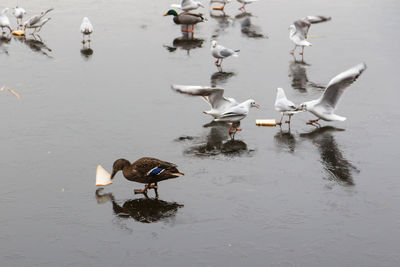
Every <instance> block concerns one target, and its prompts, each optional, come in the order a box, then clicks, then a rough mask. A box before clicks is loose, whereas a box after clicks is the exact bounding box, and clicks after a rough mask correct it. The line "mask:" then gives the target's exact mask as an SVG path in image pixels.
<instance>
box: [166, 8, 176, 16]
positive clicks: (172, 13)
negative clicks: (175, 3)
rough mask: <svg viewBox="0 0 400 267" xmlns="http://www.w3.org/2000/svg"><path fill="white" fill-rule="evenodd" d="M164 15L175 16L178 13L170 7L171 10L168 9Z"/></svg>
mask: <svg viewBox="0 0 400 267" xmlns="http://www.w3.org/2000/svg"><path fill="white" fill-rule="evenodd" d="M164 16H174V17H175V16H178V13H176V11H175V10H173V9H170V10H168V12H167V13H165V14H164Z"/></svg>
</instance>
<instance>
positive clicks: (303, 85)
mask: <svg viewBox="0 0 400 267" xmlns="http://www.w3.org/2000/svg"><path fill="white" fill-rule="evenodd" d="M306 66H310V65H309V64H307V63H306V62H304V61H297V60H293V61H292V62H290V65H289V77H291V78H292V87H293V89H297V90H299V91H300V92H303V93H305V92H307V88H309V87H313V88H318V89H324V88H325V86H323V85H320V84H316V83H313V82H310V81H309V80H308V77H307V69H306Z"/></svg>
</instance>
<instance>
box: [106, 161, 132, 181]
mask: <svg viewBox="0 0 400 267" xmlns="http://www.w3.org/2000/svg"><path fill="white" fill-rule="evenodd" d="M130 165H131V163H130V162H129V161H128V160H126V159H117V160H116V161H115V162H114V164H113V172H112V174H111V179H113V178H114V176H115V175H116V174H117V172H118V171H122V170H123V169H124V168H125V167H129V166H130Z"/></svg>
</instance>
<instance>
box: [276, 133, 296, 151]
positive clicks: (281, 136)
mask: <svg viewBox="0 0 400 267" xmlns="http://www.w3.org/2000/svg"><path fill="white" fill-rule="evenodd" d="M274 141H275V144H276V146H277V148H278V149H280V150H287V151H288V152H290V153H293V152H294V150H295V148H296V138H295V137H294V135H293V134H292V133H291V132H290V129H289V130H288V131H282V128H281V129H280V131H279V132H277V133H276V134H275V136H274Z"/></svg>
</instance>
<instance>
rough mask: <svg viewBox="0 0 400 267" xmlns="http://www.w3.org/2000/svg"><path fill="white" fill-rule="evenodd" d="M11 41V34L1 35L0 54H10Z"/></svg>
mask: <svg viewBox="0 0 400 267" xmlns="http://www.w3.org/2000/svg"><path fill="white" fill-rule="evenodd" d="M10 42H11V36H9V35H1V36H0V54H1V53H4V54H6V55H8V45H9V44H10Z"/></svg>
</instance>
